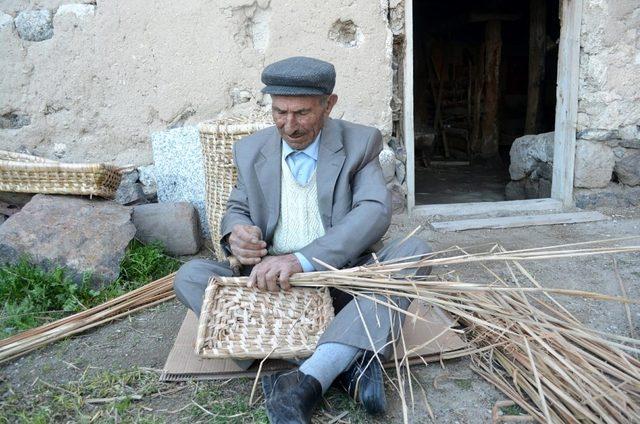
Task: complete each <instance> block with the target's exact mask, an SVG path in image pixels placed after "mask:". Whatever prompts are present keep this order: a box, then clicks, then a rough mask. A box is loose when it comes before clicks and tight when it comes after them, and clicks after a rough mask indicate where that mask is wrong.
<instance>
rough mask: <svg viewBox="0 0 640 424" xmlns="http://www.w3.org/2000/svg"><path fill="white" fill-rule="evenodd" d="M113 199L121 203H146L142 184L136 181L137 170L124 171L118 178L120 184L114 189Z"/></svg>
mask: <svg viewBox="0 0 640 424" xmlns="http://www.w3.org/2000/svg"><path fill="white" fill-rule="evenodd" d="M115 201H116V202H118V203H120V204H121V205H139V204H143V203H147V198H146V196H145V194H144V192H143V191H142V184H140V183H138V171H137V170H135V169H134V170H133V171H129V172H127V173H125V174H124V175H123V176H122V180H120V186H119V187H118V190H117V191H116V198H115Z"/></svg>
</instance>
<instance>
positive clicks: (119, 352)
mask: <svg viewBox="0 0 640 424" xmlns="http://www.w3.org/2000/svg"><path fill="white" fill-rule="evenodd" d="M603 212H605V213H607V214H608V215H609V216H611V217H612V219H611V220H609V221H602V222H595V223H586V224H573V225H554V226H538V227H529V228H515V229H505V230H476V231H463V232H458V233H438V232H435V231H433V230H430V229H429V226H428V222H427V219H426V218H413V219H408V218H407V217H406V216H398V217H395V219H394V222H393V224H392V226H391V228H390V230H389V233H388V237H393V236H397V235H403V234H406V233H408V232H410V231H411V230H413V229H414V228H415V227H416V226H417V225H423V226H424V228H425V229H424V230H422V231H421V232H420V233H419V236H420V237H422V238H424V239H425V240H427V241H429V242H430V243H431V244H432V246H433V247H434V249H435V250H440V249H444V248H447V247H450V246H452V245H458V246H463V247H467V248H469V249H471V250H472V251H478V250H486V249H487V247H488V246H490V245H491V244H494V243H500V244H501V245H503V246H504V247H505V248H506V249H511V250H512V249H522V248H529V247H540V246H549V245H559V244H565V243H575V242H584V241H592V240H598V239H608V238H615V237H626V236H640V211H639V210H638V209H628V210H615V211H612V210H609V211H606V210H605V211H603ZM639 241H640V239H636V240H627V241H623V242H618V245H632V244H635V245H637V244H638V242H639ZM616 261H617V268H618V271H619V275H620V277H621V279H622V280H623V281H624V282H625V283H626V286H627V290H628V295H629V297H631V298H636V299H638V298H640V254H637V253H634V254H620V255H616ZM524 266H525V268H527V269H528V270H529V271H530V272H531V273H532V274H533V275H534V276H535V278H536V279H537V280H538V281H539V282H541V283H542V284H543V285H544V286H546V287H557V288H569V289H581V290H588V291H594V292H599V293H605V294H611V295H620V294H621V289H620V285H619V282H618V279H617V278H616V276H615V269H614V268H615V266H614V260H613V256H611V255H603V256H593V257H586V258H570V259H554V260H547V261H541V262H528V263H526V264H524ZM447 271H449V270H448V269H445V268H444V267H442V269H435V270H434V272H435V273H444V272H447ZM459 271H461V272H471V273H473V272H475V271H474V270H473V269H460V270H459ZM558 299H559V300H560V301H561V302H562V303H563V305H565V306H566V307H567V309H569V310H570V311H571V312H572V313H574V314H575V315H576V316H577V317H578V318H579V319H581V320H582V321H583V322H585V323H586V324H588V325H589V326H591V327H594V328H597V329H599V330H602V331H606V332H611V333H616V334H621V335H629V334H630V328H629V323H628V320H627V317H626V314H625V310H624V308H623V307H622V306H621V305H619V304H614V303H604V302H596V301H591V300H584V299H576V298H558ZM184 313H185V308H184V307H183V306H182V305H181V304H179V303H178V302H177V301H170V302H167V303H165V304H162V305H160V306H157V307H154V308H152V309H149V310H146V311H144V312H141V313H138V314H135V315H133V316H131V317H129V318H128V319H123V320H120V321H118V322H115V323H112V324H110V325H106V326H104V327H102V328H98V329H96V330H94V331H91V332H89V333H86V334H82V335H80V336H77V337H73V338H71V339H67V340H64V341H62V342H59V343H55V344H53V345H51V346H49V347H46V348H44V349H41V350H39V351H36V352H33V353H31V354H29V355H26V356H24V357H22V358H20V359H17V360H14V361H12V362H10V363H8V364H4V365H2V366H1V367H0V402H4V403H0V411H1V410H2V406H3V404H4V405H5V406H6V405H13V406H12V408H14V409H13V411H14V413H15V411H17V410H19V408H23V415H24V417H25V420H24V421H26V422H38V421H37V420H35V419H32V420H30V419H28V418H29V416H31V415H33V416H35V415H36V414H41V415H42V414H44V415H45V416H46V415H47V413H49V414H51V416H56V418H55V420H56V421H61V422H66V421H71V422H77V421H83V422H85V421H86V422H226V423H228V422H264V421H265V419H266V416H265V414H264V410H263V407H262V405H261V404H260V403H259V404H258V405H257V406H254V407H249V406H248V405H247V399H248V396H249V394H250V392H251V386H252V381H251V380H247V379H244V380H233V381H224V382H214V383H199V384H196V383H188V384H185V383H182V384H178V383H174V384H157V375H158V374H159V370H160V369H161V368H162V366H163V364H164V361H165V359H166V357H167V355H168V353H169V350H170V349H171V346H172V343H173V340H174V338H175V336H176V334H177V331H178V328H179V325H180V323H181V321H182V319H183V317H184ZM631 313H632V320H633V321H634V324H635V326H636V328H638V327H640V308H638V307H632V308H631ZM469 363H470V361H469V360H468V359H466V358H463V359H458V360H452V361H447V362H445V363H444V364H442V365H441V364H430V365H429V366H427V367H425V366H417V367H415V368H414V372H415V374H416V376H417V379H418V381H419V382H420V384H421V385H422V387H423V388H424V390H425V392H426V398H427V400H428V403H429V405H430V407H431V408H432V410H433V413H434V415H435V418H436V422H438V423H486V422H491V408H492V407H493V405H494V404H495V402H496V401H498V400H503V399H506V396H504V395H503V394H501V393H500V392H499V391H498V390H496V389H495V388H493V386H491V385H490V384H488V383H487V382H485V381H484V380H483V379H482V378H481V377H479V376H477V375H476V374H474V372H473V371H472V370H471V369H470V368H469ZM131 370H136V371H137V372H138V373H139V374H140V375H142V376H143V377H140V376H138V377H139V378H138V379H137V380H135V379H134V380H135V381H134V380H130V382H129V383H126V382H125V383H124V385H125V386H127V384H128V386H127V387H125V389H131V390H133V391H136V390H138V392H139V393H138V394H140V393H143V395H142V396H141V399H139V400H135V401H132V402H130V403H127V404H126V405H124V406H122V405H120V406H118V404H116V405H115V406H114V402H111V403H109V402H103V403H100V402H98V403H97V404H96V403H94V404H91V405H89V404H87V403H83V402H80V403H75V404H74V405H75V406H65V407H62V406H47V405H46V402H49V400H50V399H52V398H55V396H59V397H64V396H67V397H73V396H72V394H73V395H74V396H75V397H76V398H80V399H83V398H84V399H85V400H86V399H87V398H89V397H91V398H100V397H109V395H108V394H109V393H113V387H109V386H110V385H111V386H114V385H115V386H117V385H122V384H123V383H122V382H123V381H124V380H123V379H122V378H121V374H118V375H117V376H116V377H113V375H112V376H111V377H108V376H105V374H101V373H104V372H107V373H112V374H113V373H116V374H117V373H123V372H125V373H126V372H127V371H131ZM95 375H98V376H100V375H102V377H100V378H103V379H104V381H98V382H96V380H95V379H94V380H91V378H92V377H91V376H95ZM118 376H119V377H118ZM109 378H112V380H109ZM89 381H91V384H93V385H92V386H90V387H91V389H90V390H86V391H82V390H80V389H77V386H74V385H73V384H74V382H80V383H82V384H84V382H89ZM127 381H129V380H127ZM87 384H88V383H87ZM110 390H111V391H110ZM102 392H104V393H107V395H100V393H102ZM389 392H390V391H388V393H389ZM70 393H71V394H70ZM117 393H121V392H117ZM56 394H57V395H56ZM128 402H129V401H128ZM390 402H391V405H390V408H389V413H388V414H387V415H386V416H384V417H379V418H378V419H376V420H372V419H370V418H369V417H367V416H366V415H365V414H364V413H363V411H362V410H361V409H359V408H354V407H353V406H352V405H351V403H350V402H349V401H348V399H347V398H346V397H344V396H343V395H341V394H340V393H338V392H337V391H332V392H330V395H329V396H328V402H327V403H326V404H325V406H324V409H323V410H322V411H320V412H319V413H318V414H317V415H316V421H318V422H401V421H402V413H401V408H400V402H399V400H398V398H397V396H393V394H391V400H390ZM20 405H21V406H20ZM43 405H44V406H43ZM56 405H57V404H56ZM42 408H45V410H44V412H42ZM47 408H49V409H47ZM55 408H59V409H58V410H55ZM64 408H67V409H64ZM47 411H48V412H47ZM205 411H206V412H205ZM426 411H427V410H426V407H425V404H424V402H423V401H421V400H420V396H417V397H416V399H415V404H414V410H413V411H412V413H411V421H412V422H416V423H421V422H431V420H430V419H429V416H428V414H427V412H426ZM5 413H6V412H5ZM56 413H57V414H58V415H56ZM67 414H68V415H67ZM2 416H3V413H2V412H0V422H2ZM331 417H334V418H331ZM338 417H339V418H340V419H338V420H336V419H335V418H338ZM332 419H333V420H334V421H332ZM46 421H47V420H44V421H40V422H46Z"/></svg>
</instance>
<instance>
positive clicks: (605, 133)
mask: <svg viewBox="0 0 640 424" xmlns="http://www.w3.org/2000/svg"><path fill="white" fill-rule="evenodd" d="M576 138H578V139H580V140H593V141H603V140H611V139H615V138H620V134H618V131H616V130H600V129H593V128H589V129H586V130H582V131H579V132H578V135H577V136H576Z"/></svg>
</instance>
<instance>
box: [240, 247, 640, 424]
mask: <svg viewBox="0 0 640 424" xmlns="http://www.w3.org/2000/svg"><path fill="white" fill-rule="evenodd" d="M639 250H640V247H639V246H631V247H621V248H611V247H606V248H587V249H574V250H562V251H561V250H549V249H548V248H546V249H530V250H522V251H517V252H507V251H504V249H502V248H501V247H500V246H495V247H494V249H492V250H491V251H490V252H487V253H482V254H475V255H470V254H467V253H466V252H463V254H461V255H458V256H452V257H445V258H436V257H435V254H432V255H429V257H425V258H404V259H403V260H404V261H405V262H401V261H402V260H395V261H389V262H386V263H380V264H374V265H370V266H366V267H360V268H353V269H348V270H333V271H327V272H318V273H311V274H302V275H297V276H294V277H293V278H292V279H291V284H292V285H293V286H299V287H333V288H338V289H340V290H343V291H345V292H347V293H350V294H353V295H354V296H359V297H360V298H361V299H363V298H366V299H371V300H373V301H375V302H378V303H379V304H380V305H383V306H386V307H387V309H388V311H389V313H391V312H390V311H392V310H394V311H396V312H400V313H404V314H407V315H408V313H407V312H405V311H402V310H401V309H398V308H397V307H396V306H395V303H394V302H393V300H392V299H393V298H394V297H396V296H404V297H409V298H413V299H419V300H421V301H423V302H426V303H428V304H430V305H433V306H437V307H440V308H442V309H444V310H445V311H447V312H449V313H450V314H452V315H453V316H454V317H455V318H456V319H457V321H458V323H460V324H461V325H463V326H464V328H465V332H466V334H467V337H468V341H469V342H470V345H471V346H470V348H469V349H468V350H466V351H465V352H463V353H456V354H455V356H461V355H471V357H472V360H473V364H474V369H475V370H476V371H477V372H478V373H479V374H480V375H482V376H483V377H485V378H486V379H487V380H488V381H490V382H491V383H493V384H494V385H495V386H496V387H497V388H498V389H500V390H501V391H503V392H504V393H505V394H506V395H508V396H509V397H510V398H512V399H513V400H514V401H515V402H517V403H518V404H519V405H520V406H521V407H522V408H524V409H525V410H526V411H527V412H528V413H529V414H530V415H531V416H532V417H533V418H535V419H536V420H537V421H539V422H547V423H551V422H578V421H579V422H593V423H600V422H606V423H617V422H640V362H639V361H638V360H636V359H635V358H634V357H633V356H631V354H638V353H640V340H637V339H632V338H627V337H623V336H615V335H610V334H603V333H600V332H597V331H595V330H592V329H589V328H587V327H585V326H583V325H582V324H580V323H579V322H578V320H577V319H575V318H574V317H573V316H572V315H571V314H570V313H569V312H568V311H566V310H565V309H564V308H563V307H562V306H561V305H560V304H559V303H557V302H556V301H555V300H554V299H553V298H552V297H551V294H562V295H568V296H576V297H580V298H590V299H597V300H605V301H616V302H622V303H625V304H628V303H633V304H640V300H638V299H634V300H630V299H627V298H624V297H616V296H607V295H601V294H597V293H590V292H584V291H577V290H565V289H550V288H543V287H541V286H540V285H539V284H538V282H537V281H536V280H535V279H534V278H533V277H532V276H531V274H530V273H529V272H527V271H526V270H525V269H524V268H523V267H522V265H521V264H520V261H523V260H532V259H541V258H560V257H568V256H585V255H596V254H603V253H624V252H637V251H639ZM438 253H440V254H442V253H443V252H438ZM491 261H501V262H505V263H506V265H507V269H508V271H509V274H510V277H511V278H510V279H511V280H513V281H515V282H516V283H517V285H516V286H509V285H508V284H507V283H506V281H505V280H504V279H502V278H500V277H499V276H498V274H497V273H495V272H493V271H491V270H490V269H489V268H488V267H486V266H485V265H484V263H487V262H491ZM318 262H319V261H318ZM472 262H478V263H481V265H482V266H483V268H484V269H485V270H486V272H487V275H489V276H490V277H491V283H489V284H473V283H463V282H460V281H451V279H450V278H448V279H442V278H437V277H434V278H413V279H412V278H407V277H402V278H393V275H394V274H396V273H397V272H398V271H402V270H406V269H407V268H417V267H423V266H432V265H436V264H449V265H452V264H463V263H472ZM323 265H325V266H327V265H326V264H323ZM229 278H233V279H234V280H235V281H236V282H238V283H243V282H245V280H244V279H243V278H238V277H229ZM525 281H526V282H528V283H530V285H532V286H533V287H531V286H529V287H523V286H522V285H521V284H520V282H525ZM374 295H375V296H374ZM540 296H546V297H547V301H543V300H541V299H540ZM411 318H412V319H416V320H420V319H421V318H420V317H418V316H415V315H412V316H411ZM425 325H428V323H425ZM392 339H393V340H394V341H395V343H398V344H400V343H401V344H404V338H403V335H402V334H395V335H392ZM403 348H404V351H405V352H407V349H406V346H403ZM410 354H411V351H409V352H407V353H406V354H405V357H404V358H400V359H399V360H397V362H396V374H397V375H396V383H394V382H393V381H392V385H393V387H394V388H395V389H396V390H397V391H398V393H399V394H400V398H401V400H402V404H403V415H404V419H405V422H407V421H408V406H407V405H408V403H407V399H406V397H407V393H406V392H405V388H404V386H405V385H406V384H405V383H408V384H409V391H410V393H409V394H410V395H411V398H413V389H412V376H411V370H410V369H409V362H408V357H409V355H410ZM449 357H451V355H449ZM378 360H379V358H378ZM425 402H426V396H425ZM427 408H428V410H429V411H430V408H429V406H428V404H427ZM432 418H433V415H432Z"/></svg>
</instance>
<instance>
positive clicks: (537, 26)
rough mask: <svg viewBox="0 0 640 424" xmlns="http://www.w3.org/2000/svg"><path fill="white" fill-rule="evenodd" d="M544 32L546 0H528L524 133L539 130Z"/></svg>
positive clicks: (543, 65) (543, 63)
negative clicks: (527, 75)
mask: <svg viewBox="0 0 640 424" xmlns="http://www.w3.org/2000/svg"><path fill="white" fill-rule="evenodd" d="M546 32H547V7H546V0H529V86H528V89H527V114H526V119H525V124H524V133H525V134H537V133H538V132H539V131H540V130H539V128H540V111H541V102H540V91H541V86H542V81H543V80H544V69H545V54H546V45H545V42H546Z"/></svg>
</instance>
